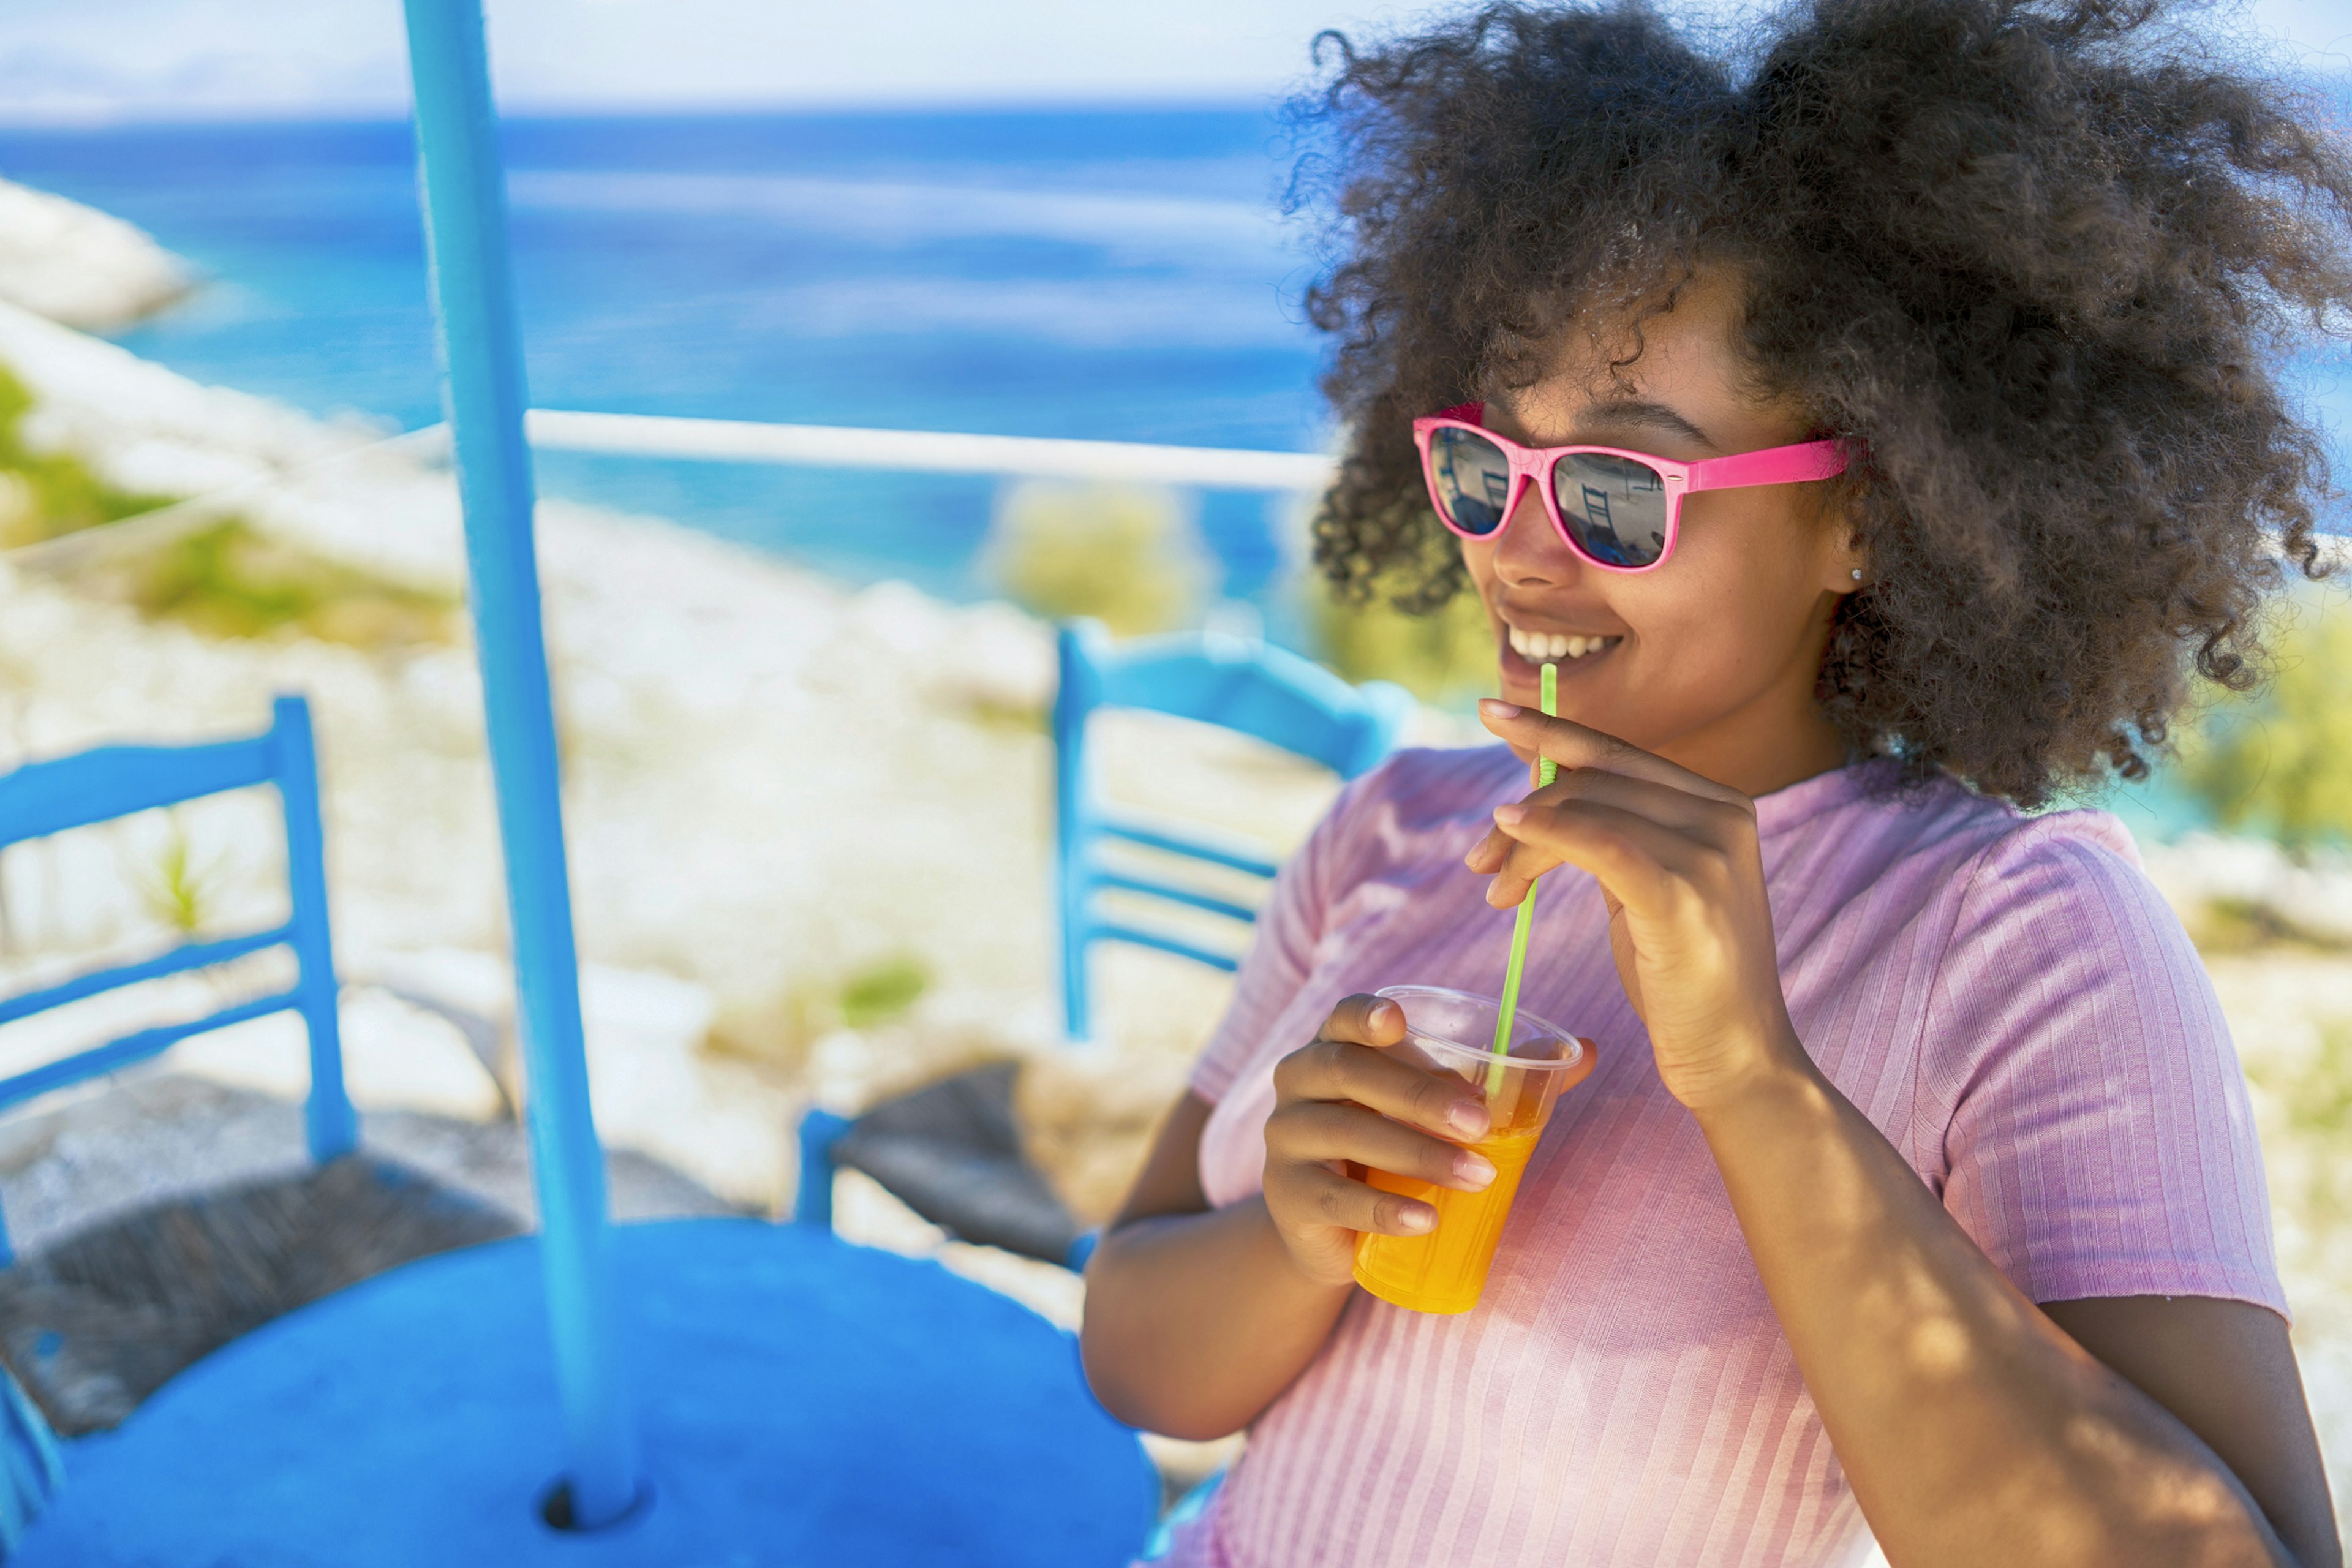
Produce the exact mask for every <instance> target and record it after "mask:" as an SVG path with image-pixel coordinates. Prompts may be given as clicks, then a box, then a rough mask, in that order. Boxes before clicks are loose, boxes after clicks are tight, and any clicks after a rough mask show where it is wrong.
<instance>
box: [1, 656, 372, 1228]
mask: <svg viewBox="0 0 2352 1568" xmlns="http://www.w3.org/2000/svg"><path fill="white" fill-rule="evenodd" d="M271 711H272V722H271V724H270V727H269V728H268V730H267V731H263V732H262V733H261V734H258V735H254V736H248V737H246V738H243V739H240V740H235V741H220V742H212V743H210V744H206V745H196V746H100V747H98V748H97V749H95V750H93V751H88V752H80V753H79V754H77V755H74V756H70V757H58V758H55V759H52V760H50V761H47V762H38V763H26V765H25V766H23V767H21V768H18V769H16V771H15V772H13V773H5V774H0V846H6V845H12V844H20V843H23V842H24V841H26V839H31V838H41V837H47V836H48V835H50V834H53V833H63V832H65V831H67V830H68V829H70V828H76V827H88V826H92V825H94V824H97V823H100V822H106V821H109V820H111V819H112V818H115V817H118V816H130V815H131V814H132V813H134V812H141V811H152V810H154V809H156V808H157V807H160V806H168V805H179V804H181V803H182V802H183V801H190V800H195V799H199V798H201V797H203V796H205V795H218V794H220V793H221V792H223V791H225V790H232V789H244V788H247V787H249V786H252V785H257V784H269V785H273V786H275V787H276V789H277V791H278V805H279V807H280V810H281V814H282V816H283V820H284V825H285V831H286V874H287V893H288V901H289V904H290V905H291V909H292V913H291V915H290V917H289V919H288V921H287V922H286V923H285V924H284V925H282V926H279V927H278V928H276V929H275V930H272V931H253V932H247V933H246V934H243V935H239V936H230V937H220V938H215V939H214V940H212V941H209V942H183V943H181V944H180V945H178V946H177V947H173V948H172V949H170V950H168V951H167V952H162V953H159V954H157V955H156V956H154V957H152V958H148V959H142V960H141V961H139V962H138V963H125V964H118V965H116V966H114V967H112V968H109V969H101V970H95V971H91V972H89V973H83V974H79V975H75V976H73V977H72V978H70V979H68V980H64V981H61V982H59V983H58V984H54V985H49V986H45V987H43V988H42V989H40V990H38V991H31V992H26V993H23V994H18V995H16V996H11V997H6V998H0V1023H9V1022H13V1021H15V1020H17V1019H20V1018H26V1017H30V1016H33V1015H34V1014H37V1013H41V1012H46V1011H47V1010H48V1009H50V1008H53V1007H61V1006H64V1005H67V1004H68V1003H71V1002H78V1001H80V1000H81V999H83V998H84V997H88V996H95V995H98V994H100V993H103V992H107V991H114V990H119V989H121V988H122V987H123V986H126V985H137V984H143V983H145V982H148V981H152V980H160V979H163V978H164V977H166V976H168V975H173V974H178V973H185V972H187V971H190V970H194V969H202V968H205V967H207V966H210V965H213V964H218V963H227V962H229V961H230V960H232V959H236V958H242V957H245V956H246V955H247V954H248V953H253V952H261V951H264V950H265V949H268V948H272V947H280V946H283V947H287V948H290V949H291V950H292V951H293V954H294V959H295V963H296V971H297V979H296V981H295V984H294V987H293V989H292V990H290V991H286V992H283V993H280V994H274V995H268V996H261V997H256V998H253V999H251V1000H249V1001H245V1002H240V1003H236V1004H235V1005H231V1006H229V1007H227V1008H225V1009H223V1010H222V1011H219V1012H216V1013H214V1014H212V1015H211V1016H207V1017H203V1018H198V1019H194V1020H192V1021H190V1022H186V1023H180V1024H165V1025H161V1026H156V1027H153V1028H147V1029H140V1030H137V1031H135V1032H133V1033H131V1034H128V1035H123V1036H121V1037H118V1038H115V1039H112V1040H109V1041H107V1042H105V1043H103V1044H101V1045H98V1046H93V1047H89V1049H87V1050H83V1051H79V1052H76V1053H75V1054H74V1055H72V1056H68V1057H65V1058H61V1059H59V1060H57V1061H52V1062H48V1063H45V1064H44V1065H42V1066H40V1067H37V1068H33V1069H31V1070H30V1071H27V1072H21V1073H17V1074H16V1075H15V1076H14V1077H11V1078H8V1079H0V1107H5V1106H8V1105H14V1104H17V1103H20V1102H22V1101H24V1100H30V1099H32V1098H34V1097H35V1096H37V1095H41V1094H46V1093H47V1092H48V1091H49V1090H50V1089H61V1088H63V1087H65V1086H66V1085H68V1084H71V1083H77V1082H79V1081H80V1080H82V1079H88V1078H94V1077H97V1076H99V1075H100V1074H102V1073H109V1072H114V1071H118V1070H120V1069H121V1068H124V1067H127V1066H129V1065H131V1063H133V1062H137V1061H142V1060H144V1059H146V1058H150V1057H152V1056H155V1055H157V1054H158V1053H160V1052H162V1051H163V1050H165V1049H167V1048H169V1047H171V1046H172V1045H173V1044H175V1043H176V1042H178V1041H180V1040H183V1039H185V1038H186V1037H189V1036H190V1035H197V1034H203V1033H205V1032H206V1031H209V1030H212V1029H219V1028H226V1027H227V1026H229V1025H231V1024H237V1023H243V1022H245V1021H246V1020H247V1019H249V1018H258V1017H262V1016H266V1015H268V1014H271V1013H278V1012H283V1011H287V1010H289V1009H291V1010H293V1011H295V1012H299V1013H300V1014H301V1015H302V1021H303V1024H304V1026H305V1027H306V1030H307V1032H308V1034H309V1036H310V1099H309V1100H308V1102H307V1103H306V1104H305V1106H304V1123H305V1128H306V1131H307V1132H308V1135H309V1141H310V1152H311V1155H312V1157H313V1158H315V1159H318V1160H321V1161H325V1160H331V1159H333V1158H334V1157H335V1156H337V1155H339V1154H341V1153H344V1152H348V1151H349V1150H350V1149H352V1146H353V1145H354V1144H356V1143H357V1142H358V1138H359V1128H358V1118H357V1117H356V1115H355V1114H354V1113H353V1111H352V1103H351V1100H350V1097H349V1096H348V1095H347V1094H345V1092H344V1089H343V1059H342V1039H341V1030H340V1027H339V1023H338V1020H337V1017H336V1003H337V986H336V982H335V966H334V950H333V944H332V942H331V938H330V936H329V932H328V924H327V897H326V894H327V874H326V852H325V845H324V839H323V836H322V833H321V830H320V813H319V780H318V760H317V756H316V753H315V752H314V751H313V748H312V743H311V738H310V707H309V705H308V704H307V703H305V702H304V701H303V700H301V699H300V698H299V697H280V698H279V699H278V700H277V702H276V703H275V705H274V706H273V708H272V710H271ZM8 1258H9V1251H8V1244H7V1233H6V1229H5V1226H0V1264H5V1263H6V1262H7V1261H8Z"/></svg>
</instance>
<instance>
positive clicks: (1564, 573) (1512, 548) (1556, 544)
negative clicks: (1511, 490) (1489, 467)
mask: <svg viewBox="0 0 2352 1568" xmlns="http://www.w3.org/2000/svg"><path fill="white" fill-rule="evenodd" d="M1583 571H1584V563H1583V562H1581V561H1579V560H1578V559H1577V558H1576V553H1575V552H1573V551H1571V550H1570V549H1569V547H1568V542H1567V541H1565V540H1563V539H1561V538H1560V536H1559V530H1558V529H1556V528H1554V527H1553V526H1552V525H1551V516H1550V514H1549V512H1547V511H1545V510H1544V503H1543V497H1541V496H1540V495H1538V494H1537V493H1536V487H1535V486H1533V485H1529V486H1528V488H1527V489H1526V490H1524V491H1523V492H1521V494H1520V496H1519V501H1518V504H1517V506H1515V507H1513V508H1512V509H1511V515H1510V516H1509V517H1507V518H1505V519H1504V520H1503V531H1502V532H1501V533H1500V534H1498V535H1497V536H1496V540H1495V574H1496V576H1498V577H1500V578H1501V579H1502V580H1503V581H1504V582H1506V583H1508V584H1512V585H1513V586H1515V587H1517V586H1520V585H1531V586H1536V585H1545V584H1563V583H1572V582H1574V581H1575V580H1576V579H1577V578H1578V577H1579V576H1580V575H1581V574H1583Z"/></svg>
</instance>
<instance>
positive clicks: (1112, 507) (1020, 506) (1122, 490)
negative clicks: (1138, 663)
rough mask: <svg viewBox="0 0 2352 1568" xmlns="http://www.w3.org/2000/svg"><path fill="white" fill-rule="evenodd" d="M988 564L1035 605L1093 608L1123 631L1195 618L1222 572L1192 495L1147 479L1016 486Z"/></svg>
mask: <svg viewBox="0 0 2352 1568" xmlns="http://www.w3.org/2000/svg"><path fill="white" fill-rule="evenodd" d="M982 570H983V572H984V573H985V574H987V577H988V579H989V580H990V581H991V582H992V583H993V584H996V586H997V588H998V589H999V590H1000V591H1001V592H1003V595H1005V597H1007V598H1009V599H1011V600H1012V601H1013V603H1014V604H1016V605H1020V606H1021V607H1022V608H1023V609H1024V610H1027V611H1028V612H1029V613H1030V614H1032V615H1034V616H1043V617H1045V619H1047V620H1062V619H1066V618H1067V617H1069V616H1093V617H1095V618H1096V619H1097V620H1099V621H1101V622H1102V623H1103V624H1104V625H1105V626H1108V627H1109V628H1110V629H1111V631H1112V632H1114V633H1115V634H1117V635H1118V636H1120V637H1138V636H1141V635H1144V634H1146V633H1150V632H1164V631H1171V630H1173V629H1174V628H1176V627H1178V626H1185V625H1188V624H1190V623H1191V622H1192V619H1193V617H1194V616H1196V615H1198V613H1199V611H1200V607H1201V604H1202V599H1203V598H1204V597H1205V595H1207V593H1208V591H1209V588H1210V586H1211V584H1213V581H1214V578H1215V572H1214V569H1213V565H1212V563H1211V562H1210V559H1209V554H1208V552H1207V550H1206V549H1205V548H1203V547H1202V543H1201V538H1200V533H1199V531H1198V530H1196V529H1195V528H1194V527H1193V524H1192V517H1191V515H1190V514H1189V513H1188V512H1187V511H1186V510H1185V509H1184V506H1183V503H1182V502H1181V500H1178V499H1177V497H1176V496H1175V495H1174V494H1173V493H1172V492H1171V491H1169V490H1166V489H1158V488H1155V487H1151V486H1142V485H1072V484H1062V483H1047V482H1045V481H1034V482H1029V483H1024V484H1019V485H1014V486H1012V487H1010V488H1009V489H1007V490H1006V491H1005V492H1004V494H1003V500H1001V501H1000V502H999V504H998V507H997V512H996V520H995V521H994V522H993V523H992V524H991V525H990V528H989V537H988V544H987V547H986V549H985V550H984V551H983V552H982Z"/></svg>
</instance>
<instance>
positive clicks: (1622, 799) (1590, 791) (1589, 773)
mask: <svg viewBox="0 0 2352 1568" xmlns="http://www.w3.org/2000/svg"><path fill="white" fill-rule="evenodd" d="M1566 800H1589V801H1594V802H1597V803H1599V804H1601V805H1614V806H1617V807H1619V808H1620V809H1622V810H1625V811H1631V812H1635V813H1638V814H1639V815H1641V816H1646V817H1648V818H1649V819H1650V820H1651V821H1653V822H1655V823H1658V824H1660V825H1661V826H1666V827H1671V828H1674V829H1675V830H1676V831H1678V832H1685V833H1699V834H1704V835H1706V836H1708V837H1714V836H1716V835H1717V834H1718V833H1719V832H1721V831H1724V830H1732V831H1737V830H1738V826H1739V822H1738V818H1739V817H1740V816H1743V815H1744V814H1745V812H1746V807H1745V805H1744V802H1743V804H1742V805H1730V804H1728V803H1726V802H1723V801H1718V800H1714V799H1710V798H1707V797H1705V796H1700V795H1693V794H1691V793H1690V792H1689V791H1687V790H1684V789H1678V788H1675V786H1673V785H1671V784H1656V783H1654V782H1652V781H1650V780H1647V779H1638V778H1633V777H1631V776H1629V775H1627V774H1625V773H1612V772H1609V771H1608V770H1607V769H1604V768H1598V767H1591V768H1579V769H1577V770H1576V771H1575V772H1573V773H1562V774H1560V775H1559V778H1558V779H1557V780H1555V781H1554V782H1553V783H1551V784H1546V785H1545V786H1544V787H1543V788H1541V789H1539V790H1537V791H1536V792H1535V793H1533V794H1532V795H1528V796H1527V797H1526V799H1524V800H1522V801H1521V802H1519V804H1520V805H1555V804H1557V803H1559V802H1560V801H1566ZM1749 820H1752V817H1751V818H1749ZM1520 842H1521V840H1520V839H1519V838H1517V837H1514V835H1512V834H1511V833H1509V832H1507V831H1506V830H1504V829H1503V828H1502V827H1500V826H1496V827H1490V828H1488V829H1487V830H1486V834H1485V835H1484V836H1483V837H1480V839H1479V840H1478V842H1477V844H1475V846H1473V847H1472V848H1471V850H1470V853H1469V854H1467V855H1465V856H1464V857H1463V858H1462V863H1463V864H1464V865H1465V866H1467V867H1469V868H1470V869H1472V870H1473V871H1475V872H1477V873H1479V874H1480V875H1481V876H1487V877H1491V876H1493V875H1495V874H1496V872H1498V871H1500V870H1502V869H1503V865H1504V862H1505V860H1506V859H1507V858H1510V857H1511V854H1512V849H1513V847H1514V846H1515V845H1517V844H1519V843H1520ZM1558 864H1559V861H1558V860H1553V861H1551V862H1550V863H1549V864H1545V865H1536V864H1535V862H1534V860H1533V859H1531V858H1526V857H1522V858H1521V859H1520V861H1519V869H1520V870H1521V871H1523V872H1524V873H1525V874H1526V875H1528V876H1530V877H1532V876H1536V875H1539V874H1540V873H1541V872H1544V871H1548V870H1549V869H1551V868H1552V866H1556V865H1558ZM1529 867H1533V869H1528V868H1529ZM1511 901H1512V902H1513V903H1516V902H1517V901H1518V900H1517V898H1516V897H1515V898H1513V899H1512V900H1511Z"/></svg>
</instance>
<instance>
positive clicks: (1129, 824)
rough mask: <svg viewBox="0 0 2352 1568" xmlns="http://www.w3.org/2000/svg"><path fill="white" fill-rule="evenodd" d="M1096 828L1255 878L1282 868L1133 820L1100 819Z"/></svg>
mask: <svg viewBox="0 0 2352 1568" xmlns="http://www.w3.org/2000/svg"><path fill="white" fill-rule="evenodd" d="M1094 826H1095V831H1096V832H1097V834H1099V835H1100V836H1101V837H1105V838H1124V839H1125V840H1127V841H1128V842H1129V844H1140V845H1142V846H1143V847H1145V848H1147V849H1163V850H1166V851H1167V852H1168V853H1169V854H1171V855H1189V856H1191V857H1192V858H1193V859H1195V860H1206V861H1208V862H1209V863H1210V864H1211V865H1213V866H1224V867H1229V868H1232V869H1234V870H1235V871H1246V872H1248V873H1249V874H1250V875H1251V876H1253V877H1268V878H1270V877H1272V876H1273V875H1274V874H1275V873H1276V871H1278V870H1280V869H1281V868H1280V867H1278V866H1276V864H1275V863H1274V862H1273V861H1271V860H1269V859H1267V858H1265V856H1263V855H1255V854H1252V853H1251V852H1250V851H1248V850H1247V849H1244V848H1241V847H1238V846H1229V845H1224V844H1219V843H1217V842H1216V841H1214V840H1213V839H1209V838H1199V837H1193V836H1192V835H1191V834H1189V833H1171V832H1168V831H1166V830H1164V829H1161V828H1157V827H1146V826H1143V825H1142V824H1140V823H1138V822H1136V821H1134V820H1132V819H1131V818H1121V817H1112V816H1097V817H1096V818H1095V823H1094Z"/></svg>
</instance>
